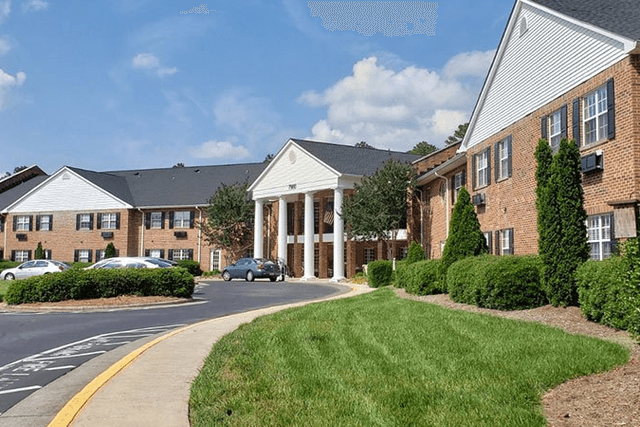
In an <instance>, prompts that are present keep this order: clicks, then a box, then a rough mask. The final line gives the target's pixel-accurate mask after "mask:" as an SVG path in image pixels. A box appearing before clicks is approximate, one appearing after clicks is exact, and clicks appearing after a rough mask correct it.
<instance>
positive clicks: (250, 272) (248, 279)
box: [247, 270, 253, 282]
mask: <svg viewBox="0 0 640 427" xmlns="http://www.w3.org/2000/svg"><path fill="white" fill-rule="evenodd" d="M247 282H253V271H251V270H249V271H247Z"/></svg>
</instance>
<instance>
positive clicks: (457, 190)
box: [453, 172, 464, 203]
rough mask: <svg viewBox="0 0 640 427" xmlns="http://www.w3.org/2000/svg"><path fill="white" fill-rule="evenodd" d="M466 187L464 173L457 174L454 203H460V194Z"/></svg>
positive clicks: (454, 177) (454, 180)
mask: <svg viewBox="0 0 640 427" xmlns="http://www.w3.org/2000/svg"><path fill="white" fill-rule="evenodd" d="M463 185H464V172H460V173H457V174H455V175H454V176H453V203H455V202H457V201H458V194H459V193H460V189H461V188H462V186H463Z"/></svg>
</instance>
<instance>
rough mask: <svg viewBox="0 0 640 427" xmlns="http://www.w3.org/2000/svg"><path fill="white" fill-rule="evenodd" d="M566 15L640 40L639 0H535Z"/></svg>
mask: <svg viewBox="0 0 640 427" xmlns="http://www.w3.org/2000/svg"><path fill="white" fill-rule="evenodd" d="M533 1H534V2H536V3H538V4H540V5H542V6H545V7H548V8H549V9H553V10H555V11H557V12H560V13H562V14H564V15H567V16H570V17H572V18H575V19H578V20H580V21H583V22H587V23H589V24H592V25H595V26H597V27H600V28H603V29H605V30H608V31H611V32H613V33H616V34H619V35H621V36H624V37H628V38H630V39H633V40H640V2H639V1H638V0H533Z"/></svg>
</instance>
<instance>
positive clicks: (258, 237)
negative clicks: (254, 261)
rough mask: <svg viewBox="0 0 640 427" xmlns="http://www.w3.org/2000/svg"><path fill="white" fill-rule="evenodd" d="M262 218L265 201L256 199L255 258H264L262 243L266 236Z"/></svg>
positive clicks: (254, 218)
mask: <svg viewBox="0 0 640 427" xmlns="http://www.w3.org/2000/svg"><path fill="white" fill-rule="evenodd" d="M262 220H263V201H262V200H256V209H255V212H254V217H253V256H254V257H255V258H262V256H263V253H262V244H263V240H264V237H263V235H262V231H263V230H262V228H263V226H262Z"/></svg>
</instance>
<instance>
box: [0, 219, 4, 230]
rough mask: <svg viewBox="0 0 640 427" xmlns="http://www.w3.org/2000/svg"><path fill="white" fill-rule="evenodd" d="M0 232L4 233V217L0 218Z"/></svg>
mask: <svg viewBox="0 0 640 427" xmlns="http://www.w3.org/2000/svg"><path fill="white" fill-rule="evenodd" d="M0 231H2V232H4V217H2V218H0Z"/></svg>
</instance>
